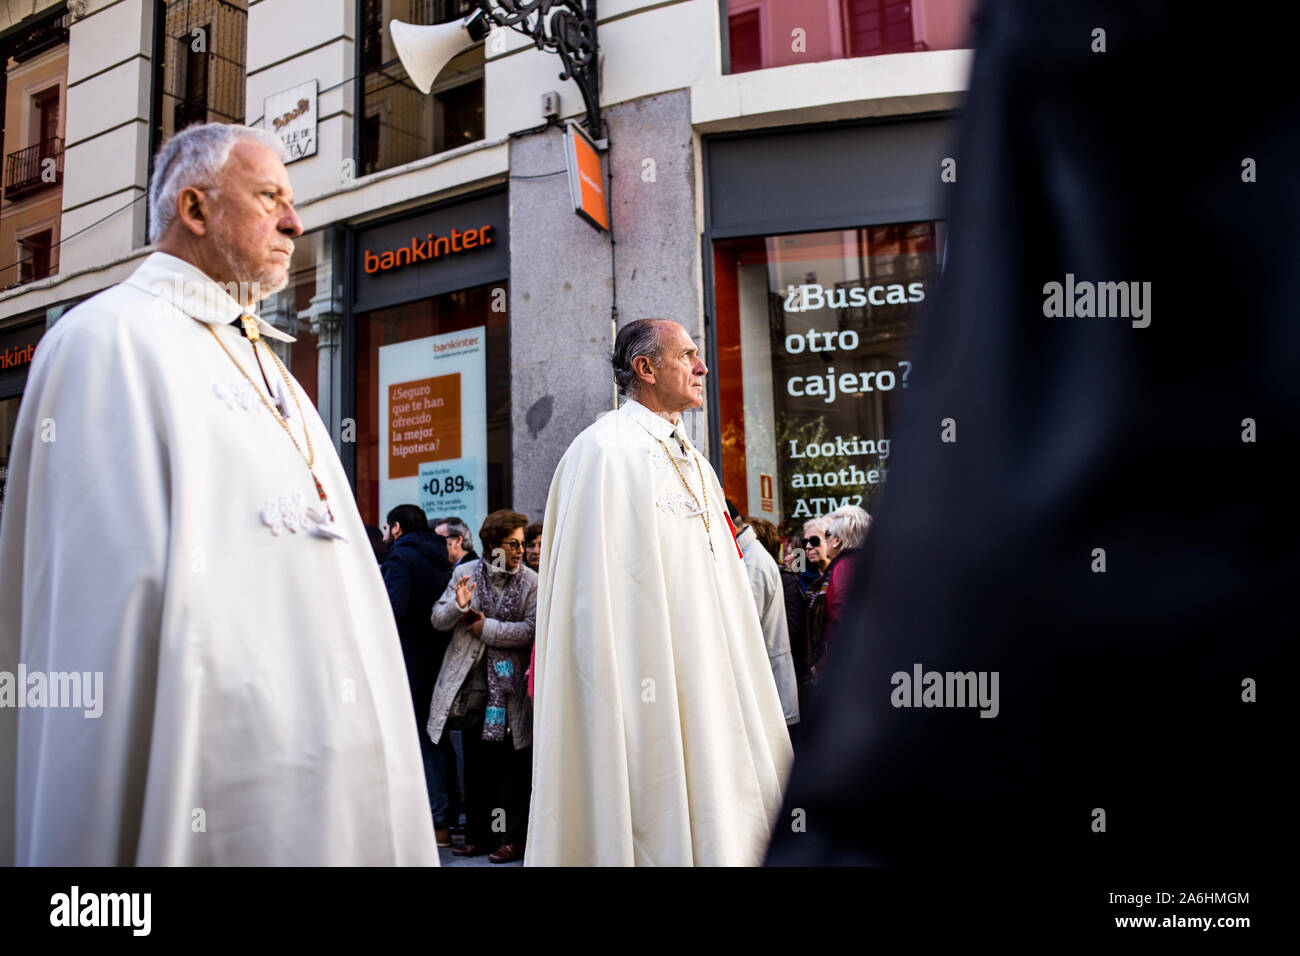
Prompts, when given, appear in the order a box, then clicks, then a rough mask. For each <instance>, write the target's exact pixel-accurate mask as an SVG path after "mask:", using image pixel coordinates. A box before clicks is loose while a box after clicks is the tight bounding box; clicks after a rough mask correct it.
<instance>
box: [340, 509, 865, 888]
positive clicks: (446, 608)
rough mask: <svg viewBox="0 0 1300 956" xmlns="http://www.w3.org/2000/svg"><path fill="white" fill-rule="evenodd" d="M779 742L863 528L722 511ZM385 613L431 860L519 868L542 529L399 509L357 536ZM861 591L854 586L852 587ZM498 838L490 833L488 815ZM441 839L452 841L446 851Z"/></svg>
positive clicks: (796, 713)
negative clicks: (412, 741) (434, 852)
mask: <svg viewBox="0 0 1300 956" xmlns="http://www.w3.org/2000/svg"><path fill="white" fill-rule="evenodd" d="M726 504H727V512H728V517H729V518H730V520H731V523H732V524H731V527H732V533H733V536H734V538H735V541H736V547H737V549H738V550H739V552H740V555H741V558H742V560H743V561H744V564H745V572H746V574H747V575H748V577H749V583H750V589H751V590H752V592H753V596H754V605H755V610H756V611H757V614H758V619H759V624H760V626H761V628H762V631H763V638H764V641H765V643H766V646H767V653H768V659H769V661H770V663H771V666H772V676H773V679H774V680H775V682H776V686H777V692H778V694H779V696H780V699H781V706H782V710H783V711H784V714H785V720H786V725H787V727H788V729H789V731H790V735H791V741H792V742H797V739H798V737H797V729H798V725H799V719H800V714H801V713H802V712H804V710H805V709H806V707H807V706H808V704H809V702H810V701H811V699H812V696H813V694H814V693H815V691H816V687H817V682H818V677H819V676H820V674H821V672H822V667H823V664H824V662H825V659H826V653H827V649H828V647H829V646H830V644H831V638H832V635H833V633H834V629H835V625H836V624H837V623H838V622H839V621H840V620H841V618H842V617H843V614H844V607H845V602H846V600H847V596H848V594H849V592H850V587H851V584H850V582H851V580H855V579H856V575H857V570H858V559H859V555H860V553H861V548H862V545H863V543H864V541H865V539H866V534H867V530H868V529H869V528H870V526H871V516H870V515H869V514H868V513H867V512H866V511H864V510H863V509H862V508H859V507H857V506H855V505H845V506H844V507H842V508H839V509H838V510H836V511H834V512H831V513H830V514H829V515H825V516H820V517H817V518H813V519H811V520H809V521H807V522H805V523H804V525H803V526H802V528H801V529H800V532H799V533H796V534H792V535H789V536H787V537H784V538H783V537H782V534H781V531H780V529H779V528H778V527H777V526H776V525H775V524H774V523H772V522H771V521H768V520H766V519H764V518H760V517H756V516H742V515H741V514H740V512H739V511H738V510H737V508H736V506H735V505H734V504H733V503H732V502H731V500H730V499H728V500H727V502H726ZM366 530H367V533H368V534H369V536H370V540H371V545H372V547H373V549H374V552H375V559H376V560H377V561H378V562H379V565H380V570H381V572H382V574H383V579H384V584H385V586H386V587H387V589H388V597H389V600H390V602H391V603H392V606H393V615H394V617H395V619H396V622H397V631H398V636H399V638H400V640H401V644H402V655H403V658H404V660H405V663H406V672H407V679H408V682H409V684H410V688H411V704H412V707H413V708H414V711H415V720H416V725H417V731H418V735H419V738H420V752H421V756H422V757H423V759H424V772H425V780H426V783H427V786H428V793H429V807H430V811H431V813H432V815H433V821H434V832H435V835H436V837H437V841H438V845H439V846H440V847H451V848H452V854H453V855H455V856H458V857H466V856H478V855H481V854H483V853H487V854H488V859H489V860H490V861H491V862H493V863H509V862H512V861H515V860H520V859H522V858H523V856H524V845H525V839H526V836H527V832H528V806H529V799H530V795H531V786H532V723H533V712H532V680H531V677H532V663H533V662H532V654H533V641H534V637H535V634H536V623H537V590H538V575H539V574H540V572H541V568H540V566H539V563H540V559H541V542H542V525H541V523H540V522H533V523H529V520H528V517H527V516H526V515H523V514H520V513H519V512H517V511H511V510H509V509H502V510H499V511H494V512H492V513H491V514H489V515H488V516H487V519H486V520H485V521H484V522H483V524H482V526H481V527H480V528H479V532H478V541H479V543H480V545H481V547H482V548H483V551H484V554H486V555H487V557H486V558H482V557H480V556H479V554H478V552H477V551H476V550H475V547H474V540H475V539H474V535H473V533H472V532H471V531H470V529H469V527H468V525H466V524H465V522H464V520H462V519H461V518H459V517H455V516H449V517H446V518H436V519H434V520H432V521H430V520H429V519H428V518H427V517H426V515H425V513H424V511H423V510H421V508H420V507H419V506H418V505H414V504H403V505H399V506H397V507H396V508H393V509H392V510H391V511H390V512H389V513H388V515H387V520H386V521H385V524H384V527H383V528H376V527H374V526H367V528H366ZM858 583H859V584H860V583H861V582H860V581H859V582H858ZM498 807H500V808H502V809H504V810H505V811H506V812H505V814H504V816H503V817H502V823H503V824H504V826H501V827H498V828H496V829H494V828H493V825H492V824H493V812H494V810H495V809H496V808H498ZM453 834H459V835H461V836H462V838H463V839H462V842H460V843H457V844H453Z"/></svg>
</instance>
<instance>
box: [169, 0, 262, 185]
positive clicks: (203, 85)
mask: <svg viewBox="0 0 1300 956" xmlns="http://www.w3.org/2000/svg"><path fill="white" fill-rule="evenodd" d="M247 49H248V0H154V43H153V50H154V61H153V62H154V77H153V103H152V106H151V109H150V116H151V123H152V128H151V130H150V142H149V157H150V163H151V164H152V162H153V157H154V156H155V155H157V153H158V148H159V147H160V146H161V145H162V144H163V143H164V142H166V141H167V140H168V139H170V138H171V137H172V135H173V134H174V133H177V132H179V131H180V130H183V129H184V128H185V127H187V126H192V125H193V124H195V123H243V122H244V118H245V117H244V81H245V78H246V77H245V71H244V58H245V53H246V51H247ZM152 172H153V171H152V166H151V168H150V175H152Z"/></svg>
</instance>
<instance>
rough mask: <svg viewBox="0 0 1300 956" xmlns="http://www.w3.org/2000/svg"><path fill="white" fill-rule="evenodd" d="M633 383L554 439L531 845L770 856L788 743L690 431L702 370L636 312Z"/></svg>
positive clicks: (675, 336) (583, 856)
mask: <svg viewBox="0 0 1300 956" xmlns="http://www.w3.org/2000/svg"><path fill="white" fill-rule="evenodd" d="M613 365H614V377H615V381H616V382H617V384H618V386H619V388H620V390H621V391H623V392H624V394H627V395H630V398H629V399H628V400H627V401H625V402H624V403H623V404H622V405H621V406H620V407H619V409H618V410H617V411H615V412H611V413H609V414H606V415H604V416H602V417H601V418H600V419H599V420H597V421H596V423H595V424H593V425H591V426H590V427H589V428H587V429H586V430H585V431H584V432H583V433H582V434H581V435H579V436H578V437H577V438H576V439H575V440H574V442H573V444H572V445H571V446H570V447H569V449H568V451H567V452H566V453H565V455H564V457H563V459H562V460H561V461H560V465H559V467H558V468H557V470H556V472H555V477H554V479H553V480H552V483H551V491H550V496H549V498H548V500H547V503H546V517H545V518H544V519H543V521H542V527H543V531H542V554H541V562H540V566H541V586H540V589H539V594H538V606H537V639H536V654H537V657H536V663H535V667H534V679H535V684H536V688H535V697H534V718H533V739H534V741H535V750H534V758H533V796H532V807H531V811H530V815H529V827H528V840H527V851H526V857H525V863H526V864H527V865H529V866H537V865H542V866H572V865H598V866H611V865H625V866H626V865H660V866H665V865H667V866H690V865H692V864H694V865H712V866H718V865H740V866H752V865H757V864H758V863H760V862H761V861H762V858H763V853H764V851H765V848H766V846H767V842H768V837H769V835H770V833H771V831H772V826H773V824H774V823H775V821H776V814H777V812H778V808H779V805H780V802H781V788H782V785H783V783H784V780H785V777H786V774H787V773H788V771H789V767H790V762H791V759H792V752H791V748H790V737H789V734H788V733H787V731H786V724H785V716H784V713H783V711H782V707H781V701H780V698H779V697H778V695H777V689H776V682H775V680H774V679H773V676H772V668H771V666H770V664H769V663H768V654H767V647H766V644H765V642H764V640H763V632H762V629H761V628H760V625H759V620H758V612H757V611H756V610H755V607H754V600H753V596H752V594H751V593H750V589H749V580H748V578H747V577H746V574H745V565H744V562H743V561H742V560H741V557H740V552H739V551H738V549H737V547H736V542H735V540H734V539H733V537H732V533H731V531H730V529H729V525H728V521H727V516H726V510H725V507H724V499H723V496H722V488H721V487H720V486H719V484H718V479H717V477H716V476H715V475H714V473H713V469H712V468H711V467H709V463H708V462H707V461H706V460H704V458H703V456H701V455H700V453H699V452H697V451H696V450H695V447H694V446H693V445H692V444H691V442H690V440H689V439H687V438H686V436H685V434H684V433H683V430H682V427H681V425H682V421H681V413H682V412H683V411H685V410H687V409H690V408H697V407H699V406H700V405H702V404H703V402H704V376H705V374H706V373H707V372H708V369H707V368H706V367H705V365H704V362H703V361H701V359H700V354H699V350H698V349H697V348H696V346H695V343H694V342H692V341H691V337H690V336H689V335H688V334H687V332H686V330H685V329H684V328H682V327H681V326H680V325H678V324H677V323H676V322H671V321H667V320H662V319H658V320H656V319H643V320H640V321H637V322H632V323H629V324H628V325H627V326H626V327H625V328H623V329H622V330H621V331H620V332H619V334H618V337H617V339H616V340H615V343H614V356H613Z"/></svg>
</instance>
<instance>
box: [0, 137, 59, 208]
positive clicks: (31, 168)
mask: <svg viewBox="0 0 1300 956" xmlns="http://www.w3.org/2000/svg"><path fill="white" fill-rule="evenodd" d="M47 161H52V162H47ZM61 182H63V140H62V139H61V138H60V137H58V136H54V137H52V138H50V139H47V140H44V141H42V142H40V143H37V144H35V145H34V146H28V147H27V148H26V149H20V150H18V152H16V153H10V154H9V155H8V156H6V157H5V199H21V198H23V197H24V196H30V195H31V194H32V193H35V192H39V191H40V190H42V189H48V188H50V187H51V186H57V185H59V183H61Z"/></svg>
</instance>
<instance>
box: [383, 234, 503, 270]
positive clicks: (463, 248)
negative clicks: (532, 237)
mask: <svg viewBox="0 0 1300 956" xmlns="http://www.w3.org/2000/svg"><path fill="white" fill-rule="evenodd" d="M492 230H493V227H492V226H491V225H490V224H488V225H482V226H479V227H478V228H477V229H453V230H451V233H450V234H449V235H446V236H435V235H434V234H433V233H429V234H428V235H426V236H425V237H424V238H420V237H419V236H412V237H411V240H410V242H407V243H403V244H402V245H400V246H398V247H397V248H396V249H382V250H377V249H362V250H361V262H362V265H363V267H364V268H365V270H366V272H367V273H374V272H384V271H386V270H388V269H396V268H398V267H399V266H409V265H413V264H417V263H421V262H427V261H428V260H430V259H438V258H440V257H442V256H447V255H451V254H452V253H454V252H469V251H470V250H472V249H486V248H487V247H488V246H490V245H492V244H493V243H495V242H496V240H495V239H494V238H493V237H492Z"/></svg>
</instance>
